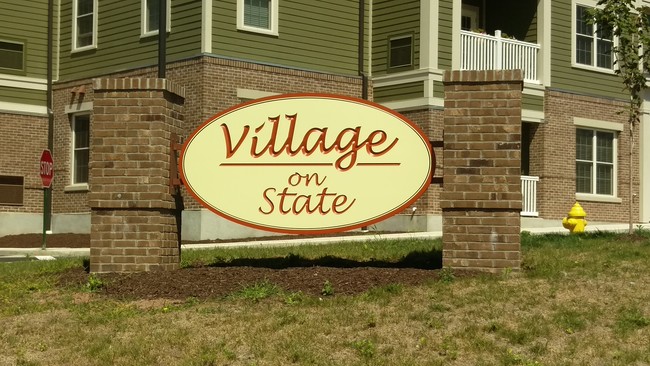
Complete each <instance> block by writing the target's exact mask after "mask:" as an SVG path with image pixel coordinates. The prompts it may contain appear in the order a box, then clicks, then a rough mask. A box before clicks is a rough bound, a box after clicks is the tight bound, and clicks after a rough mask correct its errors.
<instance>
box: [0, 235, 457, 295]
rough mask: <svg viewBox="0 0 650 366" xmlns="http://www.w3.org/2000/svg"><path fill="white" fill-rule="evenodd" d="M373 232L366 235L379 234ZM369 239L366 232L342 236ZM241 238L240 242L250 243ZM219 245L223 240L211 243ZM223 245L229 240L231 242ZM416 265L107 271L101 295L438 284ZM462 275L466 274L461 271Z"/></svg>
mask: <svg viewBox="0 0 650 366" xmlns="http://www.w3.org/2000/svg"><path fill="white" fill-rule="evenodd" d="M376 234H377V233H376V232H374V233H368V234H365V235H376ZM338 235H340V236H343V235H364V233H361V232H350V233H341V234H338ZM299 237H313V236H271V237H267V238H250V239H248V240H265V239H266V240H272V239H276V240H277V239H295V238H299ZM245 240H246V239H241V240H240V239H238V240H237V241H245ZM41 241H42V236H41V235H39V234H23V235H10V236H4V237H0V248H3V247H4V248H40V246H41ZM209 242H219V241H209ZM221 242H227V241H225V240H223V241H221ZM89 246H90V235H87V234H50V235H48V236H47V247H48V248H57V247H66V248H88V247H89ZM421 259H422V261H420V262H414V263H417V264H414V265H411V264H412V263H408V264H406V265H405V263H401V264H395V265H392V264H390V263H357V262H352V263H351V262H346V261H344V260H336V259H334V260H332V261H320V262H315V263H311V264H310V263H296V266H286V265H281V266H276V265H275V264H277V263H274V262H273V261H272V260H269V261H267V262H260V263H252V264H251V263H233V264H220V265H215V266H209V265H205V266H196V267H190V268H182V269H179V270H176V271H167V272H141V273H128V274H119V273H105V274H100V275H99V277H100V278H101V280H102V281H103V282H104V286H103V288H102V289H101V290H100V291H99V293H100V294H102V295H104V296H108V297H112V298H119V299H173V300H186V299H188V298H197V299H209V298H218V297H223V296H227V295H229V294H232V293H233V292H236V291H238V290H240V289H242V288H244V287H247V286H251V285H254V284H259V283H262V282H268V283H271V284H273V285H275V286H277V287H279V288H280V289H281V290H283V291H286V292H302V293H304V294H305V295H310V296H322V294H321V291H322V289H323V285H324V284H325V281H329V282H330V283H331V285H332V287H333V289H334V296H337V295H355V294H359V293H363V292H366V291H368V290H369V289H372V288H375V287H381V286H386V285H390V284H401V285H407V286H411V285H418V284H423V283H426V282H428V281H432V280H436V279H437V278H438V275H439V270H438V269H437V268H439V264H437V265H436V264H434V263H429V259H428V258H421ZM456 275H461V276H462V275H464V274H462V273H456ZM88 277H89V274H88V273H87V272H86V270H84V269H83V268H75V269H72V270H69V271H66V272H64V273H62V274H61V276H60V280H59V283H60V284H61V285H62V286H83V285H85V284H86V283H87V282H88Z"/></svg>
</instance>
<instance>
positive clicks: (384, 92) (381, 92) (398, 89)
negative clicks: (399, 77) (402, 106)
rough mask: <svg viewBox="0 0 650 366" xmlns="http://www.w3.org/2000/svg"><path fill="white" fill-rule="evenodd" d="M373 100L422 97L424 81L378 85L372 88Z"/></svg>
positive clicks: (386, 100)
mask: <svg viewBox="0 0 650 366" xmlns="http://www.w3.org/2000/svg"><path fill="white" fill-rule="evenodd" d="M373 93H374V100H375V102H378V103H382V102H389V101H395V100H404V99H413V98H422V97H423V96H424V83H423V82H419V81H416V82H413V83H406V84H399V85H391V86H384V87H378V88H375V90H374V92H373Z"/></svg>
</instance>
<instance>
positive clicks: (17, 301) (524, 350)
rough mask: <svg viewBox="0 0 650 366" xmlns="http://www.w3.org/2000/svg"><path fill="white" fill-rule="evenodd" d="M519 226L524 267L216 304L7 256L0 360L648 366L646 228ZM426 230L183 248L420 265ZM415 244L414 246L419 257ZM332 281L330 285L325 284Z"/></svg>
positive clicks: (228, 254)
mask: <svg viewBox="0 0 650 366" xmlns="http://www.w3.org/2000/svg"><path fill="white" fill-rule="evenodd" d="M639 234H640V236H638V237H635V238H629V237H628V236H624V235H615V234H607V233H598V234H591V235H585V236H570V237H568V236H563V235H547V236H531V235H526V234H524V235H522V247H523V263H522V268H523V269H522V271H521V272H520V273H514V272H509V271H506V272H505V273H503V274H502V275H493V276H487V275H481V276H476V277H454V276H453V272H451V271H448V270H446V269H445V270H443V271H444V272H445V274H444V275H443V276H441V280H439V281H433V282H430V283H427V284H425V285H421V286H403V285H399V284H395V285H390V286H385V287H382V288H376V289H371V290H369V291H368V292H366V293H364V294H361V295H357V296H323V297H310V296H306V295H303V294H300V293H285V292H283V291H282V290H281V289H278V288H277V287H276V286H274V284H272V283H260V284H257V285H255V286H251V287H246V288H242V289H241V290H240V291H237V292H234V293H233V294H231V295H229V296H225V297H220V298H214V299H210V300H196V299H187V300H185V301H175V302H170V301H168V300H136V301H118V300H113V299H107V298H105V297H103V296H101V295H99V294H97V293H93V292H91V291H90V287H92V286H84V287H78V288H60V287H58V286H57V273H60V272H61V271H64V270H65V269H67V268H73V267H79V266H82V260H81V259H69V260H57V261H50V262H19V263H11V264H1V265H0V365H291V364H296V365H647V364H650V235H648V234H647V233H645V232H640V233H639ZM432 249H433V250H436V249H437V250H439V249H440V243H439V242H432V241H423V240H411V241H375V242H369V243H354V244H353V243H345V244H333V245H326V246H325V245H320V246H300V247H289V248H239V249H218V250H216V249H215V250H202V251H185V252H184V253H183V259H182V265H183V266H188V265H196V264H197V263H204V264H209V263H228V262H232V261H237V260H246V259H255V258H271V257H283V258H292V257H299V258H306V259H313V260H318V259H319V258H340V259H349V260H354V261H359V262H363V261H371V260H381V261H386V262H404V261H411V260H414V261H417V253H423V252H426V253H430V252H431V250H432ZM413 253H416V254H413ZM324 290H325V289H324Z"/></svg>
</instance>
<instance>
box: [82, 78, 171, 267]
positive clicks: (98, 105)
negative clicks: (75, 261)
mask: <svg viewBox="0 0 650 366" xmlns="http://www.w3.org/2000/svg"><path fill="white" fill-rule="evenodd" d="M93 84H94V85H93V87H94V88H93V89H94V91H95V99H94V108H93V115H94V117H93V118H94V125H93V128H94V133H93V146H92V154H91V160H90V161H91V163H90V165H91V169H90V188H91V193H90V194H89V197H88V198H89V205H90V208H91V238H90V248H91V252H90V270H91V271H92V272H131V271H143V270H144V271H146V270H157V269H161V270H169V269H175V268H178V266H179V260H180V259H179V258H180V240H179V232H178V229H179V226H180V225H179V223H178V222H177V210H176V200H175V198H174V196H172V195H171V194H170V188H169V185H170V158H169V157H170V154H171V148H170V142H171V135H172V134H180V133H181V132H182V121H183V114H182V113H183V108H182V107H183V103H184V98H183V94H184V92H183V90H182V88H179V87H175V86H174V85H173V83H172V82H170V81H168V80H165V79H153V78H120V79H114V78H105V79H96V80H95V81H94V83H93Z"/></svg>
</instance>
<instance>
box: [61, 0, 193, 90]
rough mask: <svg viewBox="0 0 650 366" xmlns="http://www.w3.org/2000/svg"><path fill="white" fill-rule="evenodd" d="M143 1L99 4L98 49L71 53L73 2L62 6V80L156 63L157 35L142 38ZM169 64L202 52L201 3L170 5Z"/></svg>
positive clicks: (64, 1)
mask: <svg viewBox="0 0 650 366" xmlns="http://www.w3.org/2000/svg"><path fill="white" fill-rule="evenodd" d="M140 3H141V2H140V1H135V0H132V1H119V0H101V1H99V5H98V6H99V13H98V21H97V23H98V39H97V49H94V50H89V51H83V52H75V53H72V52H71V47H72V39H71V37H72V0H62V4H61V5H62V6H61V74H60V79H61V80H70V79H79V78H83V77H90V76H96V75H102V74H106V73H110V72H115V71H120V70H127V69H132V68H137V67H143V66H151V65H155V64H156V63H157V57H158V36H152V37H146V38H140V12H141V9H140V6H141V5H140ZM171 5H172V8H171V33H169V36H168V38H167V61H168V62H170V61H174V60H179V59H183V58H187V57H191V56H194V55H198V54H200V53H201V2H200V1H194V0H174V1H172V2H171Z"/></svg>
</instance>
